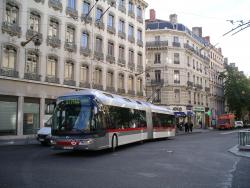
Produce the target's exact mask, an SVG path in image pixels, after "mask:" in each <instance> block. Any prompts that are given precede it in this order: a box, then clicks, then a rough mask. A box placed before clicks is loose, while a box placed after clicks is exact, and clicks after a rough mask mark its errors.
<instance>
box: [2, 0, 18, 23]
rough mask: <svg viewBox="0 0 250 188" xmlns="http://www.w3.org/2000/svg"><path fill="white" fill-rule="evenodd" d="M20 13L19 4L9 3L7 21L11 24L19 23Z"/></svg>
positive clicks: (7, 5) (6, 14)
mask: <svg viewBox="0 0 250 188" xmlns="http://www.w3.org/2000/svg"><path fill="white" fill-rule="evenodd" d="M18 13H19V8H18V6H17V5H14V4H12V3H7V4H6V13H5V21H6V22H7V23H8V24H11V25H12V24H18Z"/></svg>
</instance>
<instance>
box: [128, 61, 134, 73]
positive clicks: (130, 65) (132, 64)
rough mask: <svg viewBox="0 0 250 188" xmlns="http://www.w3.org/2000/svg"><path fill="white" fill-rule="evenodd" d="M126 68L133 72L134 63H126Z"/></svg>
mask: <svg viewBox="0 0 250 188" xmlns="http://www.w3.org/2000/svg"><path fill="white" fill-rule="evenodd" d="M128 68H129V69H130V70H131V71H134V70H135V63H133V62H128Z"/></svg>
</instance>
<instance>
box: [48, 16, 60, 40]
mask: <svg viewBox="0 0 250 188" xmlns="http://www.w3.org/2000/svg"><path fill="white" fill-rule="evenodd" d="M48 36H50V37H59V22H58V21H57V20H55V19H51V20H50V23H49V31H48Z"/></svg>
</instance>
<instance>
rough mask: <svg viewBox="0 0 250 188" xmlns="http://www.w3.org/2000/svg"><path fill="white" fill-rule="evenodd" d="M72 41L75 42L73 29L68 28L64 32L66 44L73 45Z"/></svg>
mask: <svg viewBox="0 0 250 188" xmlns="http://www.w3.org/2000/svg"><path fill="white" fill-rule="evenodd" d="M74 41H75V28H73V27H69V26H68V27H67V31H66V42H68V43H74Z"/></svg>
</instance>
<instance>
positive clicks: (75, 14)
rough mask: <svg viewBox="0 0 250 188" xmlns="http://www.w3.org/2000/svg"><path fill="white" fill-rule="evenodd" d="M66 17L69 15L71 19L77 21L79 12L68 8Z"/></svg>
mask: <svg viewBox="0 0 250 188" xmlns="http://www.w3.org/2000/svg"><path fill="white" fill-rule="evenodd" d="M66 15H69V16H70V17H71V18H73V19H75V20H77V19H78V11H77V10H76V9H75V8H71V7H67V8H66Z"/></svg>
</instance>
